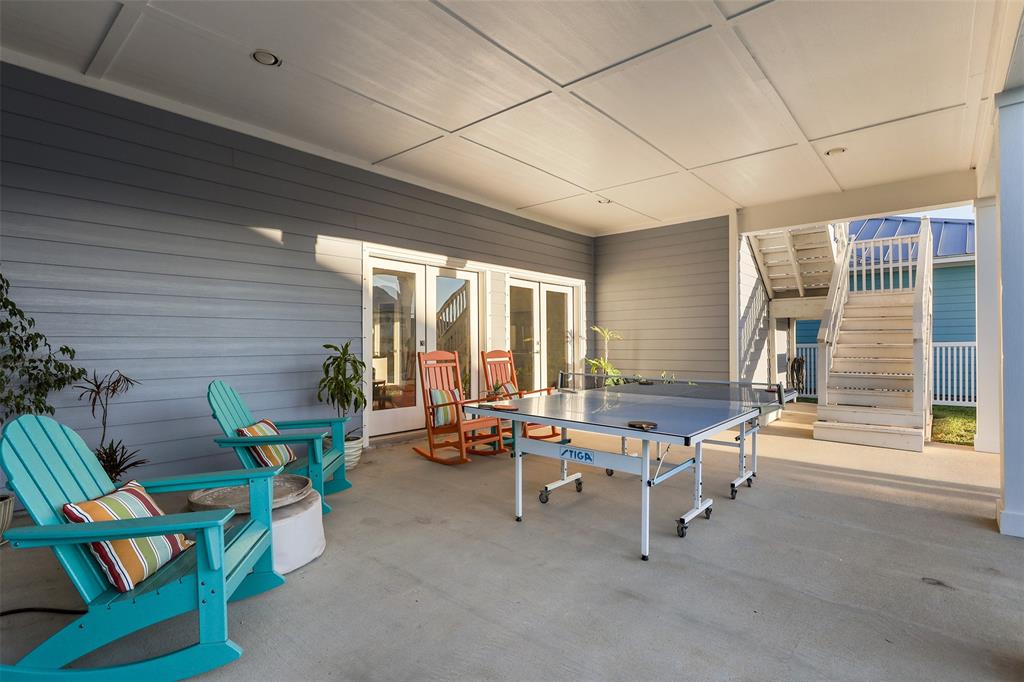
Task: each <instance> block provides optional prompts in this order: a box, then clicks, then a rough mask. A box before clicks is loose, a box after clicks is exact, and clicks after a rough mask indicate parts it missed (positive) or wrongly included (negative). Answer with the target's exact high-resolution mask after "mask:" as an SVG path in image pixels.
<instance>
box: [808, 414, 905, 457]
mask: <svg viewBox="0 0 1024 682" xmlns="http://www.w3.org/2000/svg"><path fill="white" fill-rule="evenodd" d="M814 437H815V438H816V439H817V440H828V441H833V442H838V443H853V444H855V445H867V446H871V447H880V448H893V449H896V450H909V451H911V452H921V451H923V450H924V443H925V437H924V429H920V428H912V427H904V426H880V425H875V424H855V423H848V422H832V421H817V422H815V423H814Z"/></svg>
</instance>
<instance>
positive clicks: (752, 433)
mask: <svg viewBox="0 0 1024 682" xmlns="http://www.w3.org/2000/svg"><path fill="white" fill-rule="evenodd" d="M748 437H749V438H751V444H752V445H753V448H754V449H753V453H752V457H751V468H749V469H748V468H747V438H748ZM736 440H737V447H738V448H739V451H740V454H739V470H740V471H739V476H737V477H736V478H735V479H733V481H732V483H730V484H729V496H730V497H731V498H732V499H734V500H735V499H736V493H737V492H738V491H739V487H740V486H741V485H743V483H744V482H746V484H747V487H748V488H749V487H750V486H752V485H753V480H752V479H753V477H754V476H755V475H756V473H755V472H756V471H757V426H756V425H755V426H753V427H751V426H750V425H749V424H748V423H747V422H743V423H742V424H740V435H739V437H737V438H736Z"/></svg>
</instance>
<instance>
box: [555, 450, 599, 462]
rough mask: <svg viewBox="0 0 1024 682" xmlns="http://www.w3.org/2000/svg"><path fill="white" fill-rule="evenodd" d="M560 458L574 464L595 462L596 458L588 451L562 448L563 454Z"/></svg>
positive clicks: (560, 454)
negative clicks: (569, 460)
mask: <svg viewBox="0 0 1024 682" xmlns="http://www.w3.org/2000/svg"><path fill="white" fill-rule="evenodd" d="M559 457H561V458H562V459H571V460H572V461H574V462H589V463H593V462H594V456H593V455H592V454H590V453H589V452H587V451H586V450H573V449H572V448H562V452H561V453H559Z"/></svg>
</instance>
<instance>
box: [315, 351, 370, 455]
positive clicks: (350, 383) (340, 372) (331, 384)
mask: <svg viewBox="0 0 1024 682" xmlns="http://www.w3.org/2000/svg"><path fill="white" fill-rule="evenodd" d="M351 346H352V342H351V341H346V342H345V343H344V344H342V345H341V346H340V347H339V346H336V345H335V344H333V343H325V344H324V348H325V349H327V350H329V351H333V352H332V354H331V355H328V356H327V359H326V360H324V364H323V376H322V377H321V378H320V384H319V386H318V390H317V392H316V398H317V400H319V401H320V402H322V403H328V404H330V405H333V406H334V409H335V410H337V411H338V416H339V417H347V416H349V415H350V414H352V415H354V414H356V413H357V412H359V411H360V410H362V409H363V408H364V407H366V394H365V393H364V392H363V375H364V374H365V373H366V363H364V362H363V361H362V359H361V358H360V357H359V356H358V355H356V354H355V353H353V352H352V350H351ZM360 431H362V427H360V428H358V429H353V430H352V431H351V432H348V431H346V434H345V468H346V469H351V468H352V467H354V466H355V465H356V464H358V463H359V458H360V457H361V456H362V454H363V438H362V436H361V435H358V434H359V432H360Z"/></svg>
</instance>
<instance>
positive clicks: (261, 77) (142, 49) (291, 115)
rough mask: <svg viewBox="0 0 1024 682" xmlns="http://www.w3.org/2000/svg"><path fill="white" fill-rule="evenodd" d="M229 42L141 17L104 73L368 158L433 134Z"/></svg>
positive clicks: (435, 133) (155, 16) (156, 17)
mask: <svg viewBox="0 0 1024 682" xmlns="http://www.w3.org/2000/svg"><path fill="white" fill-rule="evenodd" d="M235 47H236V46H234V45H232V44H231V43H229V42H226V41H222V40H220V39H217V38H213V37H211V36H209V35H208V34H204V33H202V32H198V31H192V30H189V29H187V28H185V27H183V26H182V25H180V24H179V23H178V22H176V21H173V20H168V19H164V18H163V17H162V16H161V15H159V14H144V15H143V16H142V17H141V18H140V19H139V22H138V24H136V26H135V28H134V30H133V31H132V33H131V35H130V36H129V38H128V40H127V41H126V42H125V44H124V46H123V47H122V49H121V50H120V52H118V54H117V57H116V58H115V60H114V62H113V64H112V65H111V66H110V69H109V70H108V71H107V74H106V77H107V78H109V79H110V80H114V81H117V82H119V83H123V84H126V85H131V86H134V87H137V88H140V89H142V90H149V91H151V92H156V93H157V94H160V95H162V96H164V97H170V98H172V99H175V100H177V101H179V102H184V103H186V104H189V105H191V106H195V107H199V108H201V109H206V110H208V111H212V112H215V113H218V114H221V115H224V116H229V117H232V118H236V119H239V120H242V121H246V122H249V123H252V124H255V125H258V126H262V127H264V128H268V129H270V130H273V131H276V132H279V133H282V134H285V135H289V136H291V137H294V138H296V139H300V140H304V141H306V142H310V143H312V144H317V145H321V146H323V147H326V148H328V149H331V150H333V151H337V152H342V153H345V154H351V155H353V156H356V157H358V158H361V159H365V160H367V161H373V160H376V159H379V158H383V157H385V156H389V155H391V154H394V153H397V152H399V151H401V150H403V149H408V148H409V147H412V146H414V145H417V144H420V143H423V142H426V141H427V140H430V139H432V138H434V137H437V136H438V134H439V131H438V130H437V129H436V128H433V127H431V126H429V125H427V124H425V123H422V122H420V121H417V120H416V119H413V118H410V117H408V116H405V115H403V114H400V113H398V112H395V111H393V110H391V109H388V108H387V107H384V106H381V105H379V104H376V103H374V102H372V101H370V100H368V99H366V98H365V97H361V96H359V95H356V94H355V93H352V92H351V91H349V90H346V89H344V88H341V87H338V86H336V85H334V84H332V83H329V82H327V81H324V80H323V79H320V78H317V77H315V76H311V75H309V74H307V73H305V72H303V71H301V70H298V69H294V68H291V67H289V65H288V64H287V63H285V64H284V65H283V66H281V67H278V68H273V67H266V66H260V65H259V64H257V63H256V62H254V61H253V60H251V59H250V58H249V55H248V54H247V53H246V52H245V51H244V50H238V49H235Z"/></svg>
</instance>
